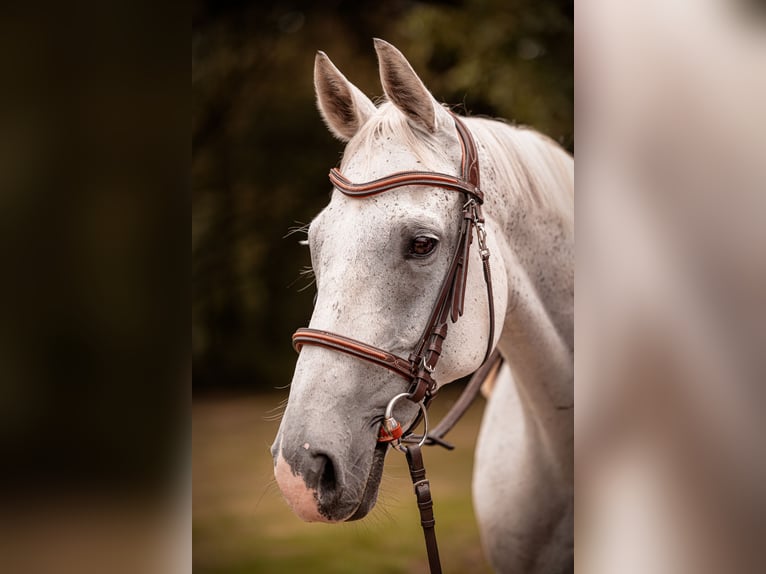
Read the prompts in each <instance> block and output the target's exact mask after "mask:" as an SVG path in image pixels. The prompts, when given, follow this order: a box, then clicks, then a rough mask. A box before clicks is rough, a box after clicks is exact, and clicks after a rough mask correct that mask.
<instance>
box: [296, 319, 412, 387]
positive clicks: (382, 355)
mask: <svg viewBox="0 0 766 574" xmlns="http://www.w3.org/2000/svg"><path fill="white" fill-rule="evenodd" d="M303 345H316V346H318V347H325V348H327V349H332V350H334V351H340V352H341V353H346V354H348V355H353V356H354V357H357V358H359V359H364V360H365V361H369V362H371V363H375V364H376V365H380V366H381V367H384V368H386V369H389V370H390V371H393V372H394V373H396V374H397V375H399V376H400V377H404V378H405V379H407V380H408V381H409V380H412V365H411V364H410V362H409V361H408V360H407V359H402V358H401V357H397V356H396V355H394V354H392V353H389V352H388V351H384V350H382V349H378V348H377V347H373V346H372V345H368V344H367V343H362V342H361V341H357V340H356V339H351V338H350V337H344V336H343V335H336V334H335V333H330V332H328V331H320V330H319V329H308V328H304V329H298V330H297V331H296V332H295V333H294V334H293V348H294V349H295V350H296V351H298V352H299V353H300V350H301V348H302V347H303Z"/></svg>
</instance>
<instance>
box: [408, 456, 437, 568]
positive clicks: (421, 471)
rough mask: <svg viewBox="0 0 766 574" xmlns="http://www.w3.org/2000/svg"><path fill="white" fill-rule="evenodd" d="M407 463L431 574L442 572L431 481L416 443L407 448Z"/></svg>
mask: <svg viewBox="0 0 766 574" xmlns="http://www.w3.org/2000/svg"><path fill="white" fill-rule="evenodd" d="M406 455H407V464H408V465H409V467H410V477H411V478H412V485H413V487H414V488H415V496H416V497H417V500H418V510H420V525H421V526H422V527H423V537H424V538H425V541H426V553H427V554H428V567H429V568H430V570H431V574H441V571H442V566H441V562H440V561H439V546H438V545H437V543H436V530H435V529H434V526H435V525H436V520H434V503H433V500H432V499H431V483H430V482H428V479H427V478H426V469H425V466H424V465H423V453H422V452H421V450H420V447H419V446H418V445H416V444H414V445H410V446H408V447H407V449H406Z"/></svg>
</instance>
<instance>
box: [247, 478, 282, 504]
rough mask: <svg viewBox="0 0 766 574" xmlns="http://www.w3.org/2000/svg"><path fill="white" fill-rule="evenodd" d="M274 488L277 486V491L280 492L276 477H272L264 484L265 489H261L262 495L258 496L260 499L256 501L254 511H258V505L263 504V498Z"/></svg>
mask: <svg viewBox="0 0 766 574" xmlns="http://www.w3.org/2000/svg"><path fill="white" fill-rule="evenodd" d="M273 488H276V489H277V492H279V485H278V484H277V479H276V478H272V479H271V480H269V481H268V482H267V483H266V484H265V485H264V487H263V490H262V491H261V495H260V496H259V497H258V500H257V501H256V503H255V508H253V512H254V513H255V512H257V511H258V507H259V506H260V505H261V502H262V501H263V498H264V497H265V496H266V494H267V493H268V492H269V490H273Z"/></svg>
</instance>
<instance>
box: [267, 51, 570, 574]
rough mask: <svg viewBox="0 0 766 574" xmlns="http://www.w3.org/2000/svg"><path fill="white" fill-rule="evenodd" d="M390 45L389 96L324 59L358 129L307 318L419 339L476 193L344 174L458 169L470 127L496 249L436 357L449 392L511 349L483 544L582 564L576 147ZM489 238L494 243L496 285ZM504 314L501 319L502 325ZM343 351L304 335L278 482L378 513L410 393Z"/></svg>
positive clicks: (398, 341)
mask: <svg viewBox="0 0 766 574" xmlns="http://www.w3.org/2000/svg"><path fill="white" fill-rule="evenodd" d="M374 44H375V50H376V53H377V56H378V63H379V71H380V80H381V84H382V87H383V91H384V95H385V97H384V98H383V100H382V101H381V102H379V103H378V105H376V104H375V103H373V102H372V101H371V100H370V99H369V98H368V97H367V96H366V95H365V94H364V93H363V92H362V91H361V90H360V89H358V88H357V87H356V86H354V85H353V84H352V83H351V82H349V80H348V79H347V78H346V77H345V76H344V75H343V74H342V73H341V72H340V70H338V69H337V68H336V67H335V65H334V64H333V63H332V62H331V61H330V59H329V58H328V57H327V55H326V54H324V53H323V52H318V53H317V55H316V58H315V63H314V86H315V91H316V98H317V106H318V108H319V111H320V114H321V116H322V118H323V119H324V122H325V123H326V125H327V127H328V128H329V130H330V132H331V133H332V134H333V135H334V136H336V137H337V138H338V139H339V140H341V141H342V142H344V143H345V144H346V147H345V151H344V154H343V158H342V160H341V164H340V169H339V171H337V172H336V173H337V174H341V173H342V174H343V177H344V178H346V179H344V180H339V179H338V178H337V177H336V179H335V180H334V189H333V191H332V194H331V198H330V201H329V203H328V205H327V206H326V207H325V208H324V209H323V210H322V211H321V212H320V213H319V214H318V215H317V216H316V217H315V218H314V219H313V220H312V222H311V223H310V226H309V229H308V244H309V248H310V251H311V263H312V267H313V270H314V274H315V278H316V288H317V295H316V299H315V304H314V310H313V313H312V315H311V320H310V323H309V327H310V329H309V330H307V331H311V330H312V329H313V330H315V332H329V333H340V334H343V335H348V336H352V337H354V339H355V340H356V341H360V342H363V343H359V345H358V346H364V345H365V344H366V345H369V348H371V349H384V350H386V351H388V352H390V354H391V356H397V357H401V356H404V357H407V356H408V354H409V353H411V352H412V350H413V348H414V346H415V345H416V344H417V342H418V338H419V337H420V336H421V332H422V330H423V328H424V325H425V323H426V322H427V321H428V318H429V313H430V312H431V310H432V307H433V304H434V301H435V300H436V298H437V296H438V295H439V293H440V289H441V286H442V281H443V279H444V277H445V275H446V274H447V273H448V272H449V271H450V265H451V262H452V261H455V260H456V259H459V257H457V256H456V255H455V253H456V250H457V249H458V245H457V243H458V239H457V238H459V237H460V236H459V233H458V231H459V229H461V227H460V226H461V225H462V222H461V220H462V218H463V215H461V214H462V213H464V212H465V209H464V208H465V206H466V205H467V203H465V202H466V199H465V197H464V195H463V194H460V193H455V192H454V191H452V190H450V189H446V188H444V187H439V186H436V185H430V184H428V183H426V184H422V183H421V184H419V185H418V184H417V183H413V184H412V185H402V184H400V185H399V187H397V188H396V189H391V190H390V191H387V192H386V193H378V194H375V195H372V196H370V197H365V198H359V197H352V196H350V195H349V194H348V193H347V189H342V187H343V186H342V185H341V184H340V183H338V181H345V182H346V184H343V185H346V186H352V185H353V184H350V183H348V182H370V181H375V180H377V179H379V178H385V177H387V176H390V175H391V174H395V173H398V172H401V171H403V170H404V171H412V172H417V173H429V174H430V173H439V174H458V175H459V174H460V173H461V162H463V160H464V153H465V152H464V150H462V149H461V148H462V147H464V142H461V139H460V134H459V133H458V132H457V131H456V129H455V126H456V124H457V123H460V124H461V125H463V126H465V128H466V129H467V130H468V131H469V132H470V136H471V139H472V140H473V141H475V146H476V154H477V159H478V166H479V174H478V175H480V178H481V182H482V183H481V193H482V199H483V205H482V207H483V213H484V215H483V219H482V222H483V226H482V232H483V233H484V234H485V235H484V238H483V241H484V245H485V246H486V249H480V250H472V251H470V252H468V259H469V261H468V262H467V266H466V268H467V275H466V278H465V287H464V289H465V296H464V313H463V317H462V319H461V320H456V318H455V317H454V316H453V317H452V318H451V321H450V325H449V331H448V332H447V333H446V337H445V338H444V340H443V347H442V348H441V349H440V361H439V362H438V364H436V365H435V367H434V368H433V369H431V370H432V376H433V384H434V389H433V390H434V391H436V390H438V388H440V387H441V386H443V385H446V384H448V383H450V382H453V381H455V380H458V379H461V378H463V377H465V376H467V375H469V374H471V373H472V372H474V371H475V370H476V369H477V368H478V367H479V366H480V365H481V364H482V361H483V360H484V358H485V357H486V355H485V349H497V351H499V353H500V354H501V355H502V357H503V358H504V359H505V362H504V364H503V366H502V367H501V369H500V372H499V373H498V375H497V376H496V378H495V382H494V385H493V386H492V388H491V391H490V392H489V393H488V394H489V396H488V400H487V405H486V407H485V412H484V414H483V419H482V423H481V428H480V431H479V436H478V439H477V446H476V452H475V463H474V472H473V481H472V490H473V499H474V508H475V513H476V518H477V524H478V526H479V531H480V534H481V539H482V545H483V547H484V551H485V554H486V556H487V558H488V561H489V563H490V564H491V566H492V567H493V569H495V570H496V571H498V572H525V573H528V574H543V573H545V574H550V573H556V572H568V571H571V569H572V568H573V563H574V558H573V538H574V533H573V531H574V524H573V520H574V514H573V509H574V496H573V493H574V487H573V482H574V469H573V404H574V392H573V379H574V364H573V346H574V342H573V338H574V325H573V319H574V206H573V204H574V161H573V158H572V157H571V155H569V154H568V153H567V152H566V151H565V150H564V149H562V148H561V147H560V146H559V145H558V144H557V143H556V142H554V141H553V140H551V139H549V138H548V137H546V136H544V135H542V134H541V133H539V132H537V131H534V130H533V129H530V128H525V127H518V126H513V125H510V124H508V123H506V122H503V121H500V120H496V119H490V118H484V117H462V118H460V120H457V119H455V115H453V113H452V112H451V111H450V110H449V109H448V108H447V107H446V106H443V105H441V104H439V103H438V101H437V100H436V99H435V98H434V97H433V96H432V95H431V93H430V92H429V91H428V89H427V88H426V86H425V84H424V83H423V81H422V80H421V79H420V78H419V76H418V75H417V74H416V72H415V71H414V69H413V68H412V66H411V65H410V64H409V62H408V61H407V59H406V58H405V57H404V55H403V54H402V53H401V52H400V51H399V50H398V49H397V48H395V47H394V46H393V45H391V44H389V43H387V42H385V41H383V40H379V39H376V40H375V42H374ZM478 175H477V180H478ZM476 193H477V194H478V193H479V192H478V191H476ZM471 201H472V199H470V198H469V201H468V203H470V202H471ZM461 209H462V211H461ZM469 243H470V238H469ZM485 251H486V253H487V254H489V253H491V254H492V255H491V259H490V260H491V263H492V272H493V279H492V281H493V293H492V292H491V293H489V295H488V293H487V290H486V288H485V285H484V281H483V279H482V277H483V274H482V268H483V258H485V256H487V255H485V253H484V252H485ZM488 297H491V298H492V299H493V301H492V302H493V303H494V305H493V309H492V308H491V307H490V306H488V304H487V303H488ZM490 310H491V311H492V313H493V315H492V317H490ZM490 324H493V325H495V324H496V325H497V326H498V328H497V329H495V330H494V335H492V336H491V338H490V332H491V329H489V326H490ZM445 331H446V329H445ZM336 350H337V349H333V348H328V346H322V345H319V344H313V345H306V346H304V347H303V348H302V350H301V352H300V354H299V357H298V360H297V363H296V366H295V371H294V374H293V378H292V383H291V385H290V392H289V398H288V402H287V406H286V408H285V411H284V413H283V417H282V420H281V424H280V426H279V429H278V431H277V435H276V438H275V440H274V443H273V445H272V447H271V454H272V457H273V463H274V475H275V477H276V482H277V484H278V486H279V489H280V490H281V492H282V495H283V497H284V498H285V500H286V501H287V503H288V505H289V506H290V507H291V508H292V510H293V511H294V512H295V514H297V515H298V516H299V517H300V518H301V519H303V520H305V521H321V522H343V521H350V520H358V519H361V518H363V517H364V516H366V515H367V514H368V513H369V512H370V510H371V509H372V508H373V506H374V505H375V502H376V498H377V492H378V486H379V483H380V480H381V476H382V472H383V463H384V459H385V455H386V452H387V450H389V449H388V446H387V444H386V443H385V442H379V441H378V438H379V427H380V424H381V420H382V418H383V416H382V415H383V413H384V409H385V408H386V407H387V405H388V406H390V402H391V399H392V397H395V396H398V395H400V394H402V393H407V392H410V393H411V392H412V391H411V389H408V386H407V383H406V382H405V381H403V380H402V377H399V376H397V374H396V373H395V372H393V371H392V370H391V369H385V368H381V364H374V362H373V363H371V362H369V361H365V360H360V358H359V356H353V353H350V352H349V350H348V349H345V350H344V352H342V353H339V352H335V351H336ZM341 350H343V349H341ZM384 354H385V353H384ZM363 358H364V357H363ZM384 366H385V365H384ZM426 366H428V365H426ZM419 407H422V403H421V404H420V405H418V404H415V402H410V401H400V402H399V403H398V404H397V405H396V410H397V415H396V416H397V418H398V419H400V420H401V421H403V422H404V423H407V424H411V423H413V422H415V421H416V419H417V418H418V417H419V414H420V408H419Z"/></svg>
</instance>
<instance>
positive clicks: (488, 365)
mask: <svg viewBox="0 0 766 574" xmlns="http://www.w3.org/2000/svg"><path fill="white" fill-rule="evenodd" d="M453 118H454V121H455V128H456V129H457V134H458V139H459V141H460V146H461V150H462V159H461V166H460V176H459V177H455V176H453V175H448V174H444V173H436V172H427V171H401V172H397V173H394V174H392V175H389V176H387V177H382V178H380V179H375V180H373V181H369V182H367V183H352V182H351V181H350V180H349V179H347V178H346V177H345V176H343V174H341V173H340V171H339V170H337V169H335V168H333V169H332V170H330V181H331V182H332V184H333V186H335V188H336V189H338V190H339V191H340V192H341V193H343V194H345V195H347V196H348V197H354V198H365V197H371V196H374V195H378V194H381V193H385V192H387V191H390V190H392V189H397V188H400V187H406V186H425V187H439V188H442V189H447V190H449V191H455V192H458V193H462V194H463V199H464V202H463V207H462V218H461V223H460V232H459V234H458V240H457V244H456V249H455V254H454V255H453V257H452V261H451V263H450V266H449V269H448V271H447V275H446V276H445V277H444V280H443V281H442V285H441V288H440V289H439V295H438V297H437V298H436V302H435V304H434V306H433V309H432V310H431V314H430V316H429V318H428V321H427V323H426V326H425V329H424V330H423V334H422V335H421V337H420V339H419V340H418V343H417V345H415V348H414V350H413V351H412V353H410V356H409V357H408V358H406V359H404V358H402V357H399V356H397V355H394V354H393V353H389V352H388V351H386V350H384V349H379V348H378V347H374V346H372V345H369V344H367V343H363V342H362V341H357V340H355V339H352V338H350V337H346V336H344V335H338V334H336V333H331V332H329V331H321V330H319V329H308V328H306V329H298V330H297V331H296V332H295V334H294V335H293V347H295V350H296V351H298V352H300V350H301V348H302V347H303V346H304V345H316V346H318V347H324V348H326V349H332V350H334V351H339V352H341V353H346V354H348V355H351V356H353V357H357V358H359V359H363V360H365V361H369V362H371V363H373V364H376V365H378V366H380V367H383V368H386V369H388V370H390V371H392V372H394V373H396V374H397V375H399V376H400V377H402V378H404V379H405V380H406V381H408V382H409V383H410V386H409V390H408V392H407V393H401V394H398V395H396V396H395V397H394V398H392V399H391V401H390V402H389V403H388V406H387V408H386V413H385V416H384V420H383V422H382V424H381V427H380V431H379V433H378V442H388V443H390V444H392V445H393V446H395V447H397V448H398V449H399V450H402V451H404V452H405V453H406V455H407V462H408V464H409V467H410V475H411V478H412V482H413V484H414V486H415V494H416V496H417V499H418V507H419V509H420V519H421V525H422V527H423V532H424V534H425V540H426V550H427V552H428V562H429V566H430V569H431V572H432V573H434V574H436V573H440V572H441V564H440V562H439V551H438V547H437V544H436V534H435V532H434V517H433V502H432V500H431V491H430V485H429V482H428V480H427V479H426V477H425V476H426V474H425V468H424V466H423V458H422V453H421V450H420V447H421V446H422V445H423V444H424V443H425V442H426V441H427V440H428V439H431V443H432V444H441V445H443V446H447V447H448V448H451V447H450V446H449V445H448V444H447V443H445V442H444V441H443V440H442V438H443V436H444V434H446V432H447V431H449V429H450V428H452V426H453V425H454V424H455V422H457V420H458V419H459V418H460V416H461V415H462V414H463V413H464V412H465V411H466V410H467V409H468V407H469V406H470V404H471V402H472V400H473V398H474V397H475V396H476V394H477V393H478V389H479V387H480V385H481V382H482V381H483V380H484V378H485V377H486V376H487V374H488V373H489V372H490V371H491V370H492V368H493V367H494V366H495V365H497V364H498V363H499V361H500V360H501V359H500V358H499V356H498V355H497V353H496V352H495V353H492V346H493V343H494V338H495V309H494V300H493V295H492V276H491V273H490V268H489V249H488V248H487V242H486V239H487V237H486V232H485V230H484V217H483V215H482V212H481V205H482V203H483V202H484V194H483V193H482V191H481V189H480V186H479V156H478V153H477V151H476V143H475V142H474V140H473V136H472V135H471V132H469V131H468V128H466V126H465V124H463V122H462V121H461V120H460V119H459V118H458V117H457V116H455V115H453ZM474 228H476V237H477V240H478V243H479V254H480V255H481V260H482V265H483V269H484V282H485V284H486V286H487V304H488V307H489V335H488V337H487V350H486V353H485V355H484V360H483V361H482V366H481V368H480V369H479V370H478V371H477V372H476V373H475V374H474V376H473V378H472V379H471V381H470V382H469V384H468V385H467V387H466V389H465V390H464V394H463V396H461V398H460V399H459V400H458V401H457V403H456V404H455V406H454V407H453V408H452V410H451V411H450V412H449V413H448V414H447V415H446V416H445V418H444V420H443V421H442V422H441V423H440V425H439V426H438V427H437V428H436V429H434V431H433V432H432V433H431V434H429V432H428V422H427V421H428V416H427V411H426V409H427V407H428V405H429V404H430V402H431V400H432V399H433V397H434V396H435V394H436V388H437V384H436V381H435V380H434V378H433V374H434V371H435V369H436V365H437V363H438V362H439V358H440V357H441V353H442V344H443V343H444V339H445V338H446V337H447V330H448V327H449V323H450V321H451V322H452V323H455V322H457V320H458V319H459V318H460V317H461V316H462V315H463V308H464V304H465V290H466V283H467V281H466V279H467V274H468V262H469V253H470V248H471V243H472V242H473V230H474ZM400 399H409V400H411V401H412V402H414V403H417V404H418V406H419V407H420V410H419V412H418V416H417V417H416V419H415V421H414V422H413V423H412V424H411V425H410V427H409V429H408V430H407V432H404V431H403V430H402V428H401V425H399V423H398V422H397V421H396V419H395V418H394V417H393V407H394V405H395V403H396V402H397V401H398V400H400ZM421 416H422V418H423V419H424V421H425V430H424V432H423V435H422V437H415V436H413V435H411V431H412V429H413V428H414V427H415V426H416V425H417V424H418V422H419V420H420V418H421ZM408 439H410V440H409V442H416V443H417V444H412V445H410V446H407V447H406V448H405V447H403V446H402V443H403V442H407V441H408ZM418 439H419V440H418Z"/></svg>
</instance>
